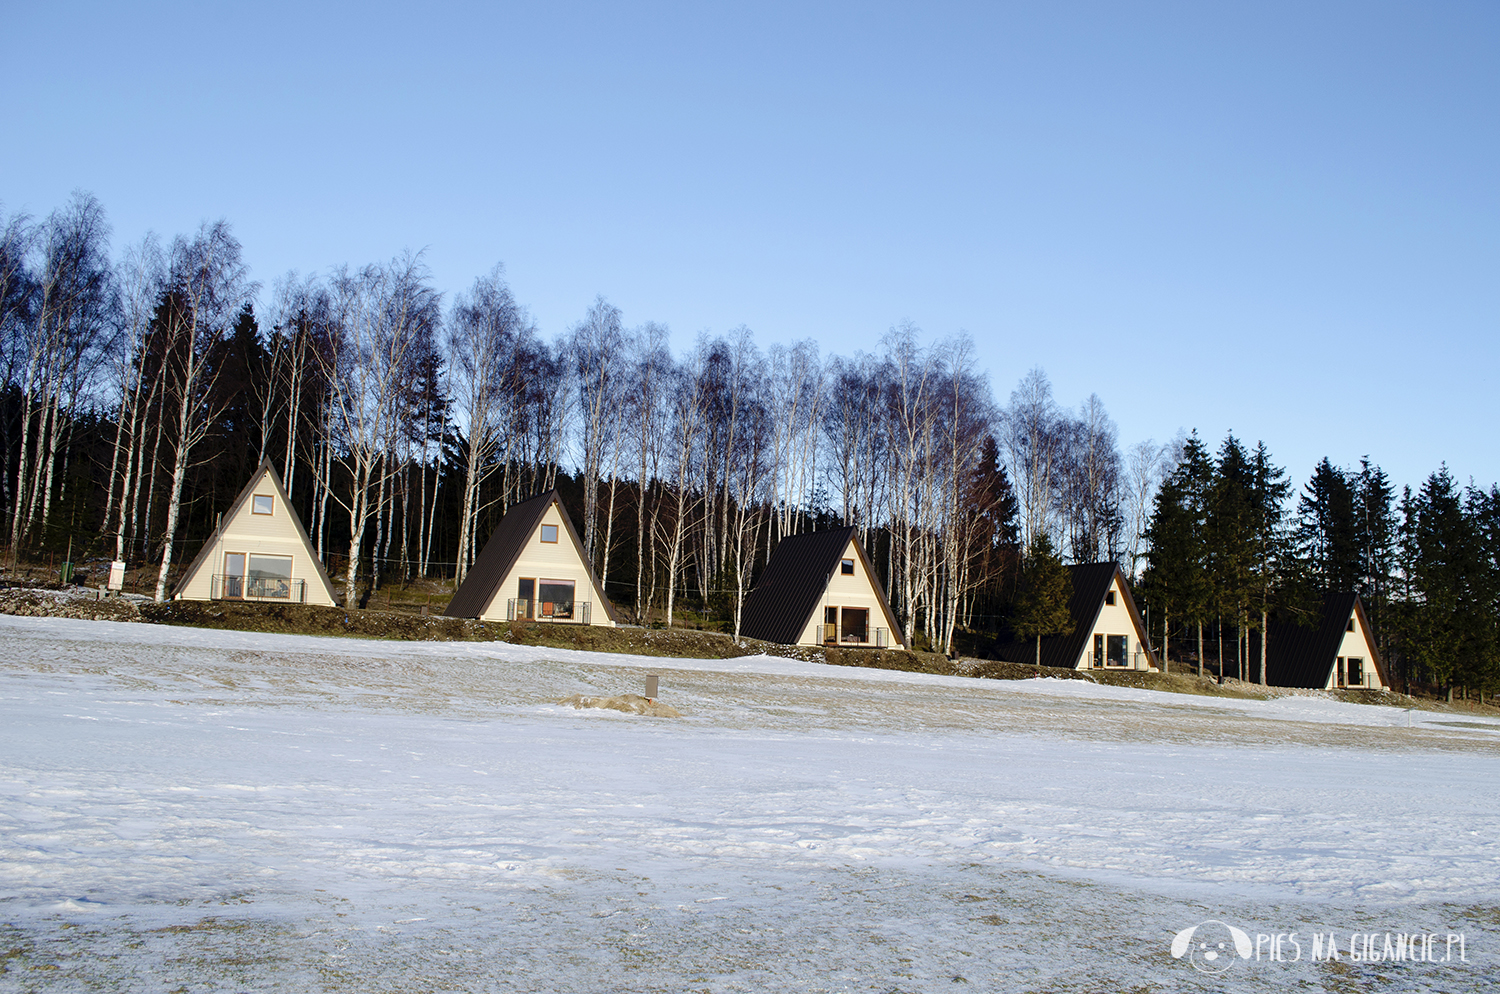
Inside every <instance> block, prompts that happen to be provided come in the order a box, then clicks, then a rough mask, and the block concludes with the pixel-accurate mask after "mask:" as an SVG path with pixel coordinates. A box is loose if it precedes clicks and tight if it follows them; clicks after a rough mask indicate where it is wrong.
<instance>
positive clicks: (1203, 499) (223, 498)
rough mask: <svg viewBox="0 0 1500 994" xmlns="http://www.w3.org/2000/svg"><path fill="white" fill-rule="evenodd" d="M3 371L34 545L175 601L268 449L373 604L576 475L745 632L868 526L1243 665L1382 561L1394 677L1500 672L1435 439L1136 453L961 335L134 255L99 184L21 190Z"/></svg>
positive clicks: (608, 535) (916, 562)
mask: <svg viewBox="0 0 1500 994" xmlns="http://www.w3.org/2000/svg"><path fill="white" fill-rule="evenodd" d="M0 383H3V394H0V448H3V470H4V471H3V472H0V521H3V524H4V528H5V542H6V545H7V546H8V552H9V559H10V561H11V562H16V561H21V560H25V559H28V558H30V557H34V556H36V555H37V554H39V553H45V552H52V553H61V552H63V551H65V550H67V549H72V550H73V553H74V558H75V559H77V558H83V557H88V556H95V557H104V558H118V559H125V560H127V561H130V562H132V563H135V564H144V563H149V564H151V566H152V568H153V571H154V574H155V577H156V584H155V591H156V594H157V596H158V597H162V596H165V595H166V594H167V592H168V591H169V590H170V587H171V583H172V580H173V577H174V572H175V570H176V569H179V568H180V567H181V564H182V563H184V562H186V561H188V560H190V559H191V558H192V556H193V555H194V554H195V553H196V552H197V550H198V548H199V547H201V545H202V543H203V542H204V541H205V540H206V538H207V537H208V536H209V535H210V534H211V532H212V529H213V527H214V520H215V515H216V513H218V512H220V511H222V510H223V509H224V508H225V507H226V505H227V504H228V502H229V500H230V499H231V498H232V497H233V496H234V494H235V493H237V492H238V490H239V489H240V487H241V486H242V485H243V484H244V482H245V480H246V479H247V478H248V476H249V473H250V471H251V469H252V468H253V467H254V466H255V465H256V463H258V461H259V460H261V459H262V458H267V459H270V460H271V461H272V463H273V464H274V465H275V466H276V467H277V470H278V472H279V473H280V474H281V476H282V479H283V481H284V483H285V486H286V488H287V490H288V493H289V494H290V496H291V498H292V500H293V502H294V504H295V505H296V506H297V509H298V511H299V513H300V515H301V517H302V520H303V521H304V522H305V523H306V525H307V529H308V532H309V534H310V536H311V537H312V539H313V542H314V544H315V545H316V547H317V552H318V554H319V555H320V556H321V557H323V559H324V561H325V563H327V564H328V566H329V571H330V573H331V574H333V575H334V576H335V579H336V580H337V581H338V582H339V583H340V584H341V585H342V586H343V588H344V593H345V597H346V601H347V602H348V603H357V602H358V601H359V598H360V597H361V596H368V593H369V591H371V590H373V589H375V588H378V586H379V585H380V584H383V583H392V582H401V581H404V580H409V579H414V578H430V577H445V578H452V579H459V580H461V579H462V577H463V575H464V572H465V571H466V569H467V568H468V566H469V565H470V564H471V563H472V562H473V561H474V557H475V556H476V555H477V553H478V551H479V550H480V549H481V548H482V547H483V543H484V541H485V539H486V537H487V536H488V535H489V533H490V531H491V530H492V529H493V527H494V524H495V522H496V521H498V520H499V518H500V516H501V515H503V514H504V512H505V509H506V508H507V507H509V506H510V505H512V504H514V503H516V502H518V501H520V500H524V499H526V498H527V497H530V496H533V495H535V494H537V493H540V492H544V491H546V490H549V489H552V488H556V489H558V490H559V491H560V492H561V493H562V494H563V497H564V500H565V501H566V503H567V504H568V507H569V509H570V513H571V514H572V515H573V516H574V518H575V520H576V521H577V522H578V524H579V530H580V533H581V536H582V539H583V543H584V546H585V548H586V550H587V552H588V554H589V555H590V556H591V557H592V558H593V562H594V565H595V568H596V570H597V571H598V573H599V575H600V578H601V580H602V581H603V583H604V585H605V589H606V591H607V592H608V594H609V596H610V598H611V599H612V600H613V601H615V603H616V605H617V606H619V607H620V608H622V609H623V610H624V611H625V612H626V613H627V615H629V616H631V617H633V618H634V619H635V620H637V621H639V622H642V623H665V624H671V623H672V622H673V621H674V620H676V619H677V618H678V617H679V616H680V613H681V612H682V611H683V610H684V609H686V610H690V611H692V612H694V613H695V614H697V615H699V616H706V617H708V618H710V619H713V620H716V621H718V622H721V623H722V624H723V625H724V626H725V627H726V629H727V630H730V631H734V632H737V631H738V625H739V615H740V607H741V604H742V603H743V600H744V595H745V593H746V592H747V591H748V589H749V588H750V586H751V585H752V584H753V582H754V579H755V576H756V574H757V570H758V569H759V568H760V567H761V566H763V565H764V563H765V562H766V559H767V558H768V556H769V554H770V552H771V551H772V550H773V549H774V548H775V545H776V543H777V541H778V540H779V539H780V538H781V537H782V536H784V535H788V534H794V533H798V532H803V531H808V530H813V529H818V528H823V527H828V526H831V525H835V524H850V525H855V526H857V527H858V528H859V529H860V535H861V538H862V541H863V543H864V545H865V547H866V549H867V551H868V552H869V553H870V555H871V559H872V561H873V562H874V563H875V564H876V566H877V569H878V570H879V572H880V574H881V578H882V580H883V582H884V583H885V585H886V589H887V592H888V595H889V597H890V600H891V603H892V606H893V608H894V609H895V611H896V612H897V615H898V617H900V618H901V619H902V623H903V625H904V626H905V635H906V637H907V639H908V641H909V642H915V643H916V644H918V645H925V646H932V647H935V648H938V649H942V650H945V651H952V649H953V646H954V639H955V636H956V635H957V634H958V633H984V634H986V635H989V636H993V637H997V638H1013V637H1017V636H1025V637H1031V636H1034V635H1045V634H1049V633H1050V632H1051V631H1052V630H1055V629H1056V627H1057V625H1058V624H1059V621H1058V614H1059V612H1058V610H1057V608H1058V605H1057V603H1056V599H1057V596H1058V595H1057V594H1056V592H1055V583H1053V582H1050V581H1049V580H1048V579H1047V578H1048V577H1052V578H1054V579H1055V577H1056V575H1057V572H1058V570H1059V569H1060V567H1061V565H1062V564H1063V563H1065V562H1077V563H1085V562H1094V561H1102V560H1115V561H1117V562H1119V563H1120V564H1121V565H1122V567H1123V568H1124V569H1125V571H1126V572H1127V574H1128V575H1129V576H1130V577H1131V578H1132V581H1133V582H1134V583H1136V585H1137V594H1138V596H1139V597H1140V599H1141V600H1142V601H1143V602H1144V604H1145V605H1146V606H1147V611H1148V619H1149V625H1150V628H1151V631H1152V633H1153V638H1154V639H1155V640H1156V641H1157V644H1158V648H1161V649H1163V650H1165V651H1166V652H1168V653H1169V654H1170V655H1171V657H1172V658H1173V659H1176V660H1195V661H1196V662H1197V663H1198V664H1199V665H1200V666H1201V665H1202V664H1203V662H1204V661H1205V659H1208V660H1211V661H1212V662H1213V663H1214V665H1215V666H1217V667H1218V668H1219V669H1221V670H1232V668H1233V665H1238V664H1242V662H1243V656H1244V652H1245V651H1246V650H1245V646H1247V645H1248V640H1249V633H1250V632H1252V631H1263V630H1265V628H1266V626H1267V625H1268V622H1269V621H1270V619H1272V618H1274V617H1283V616H1292V617H1310V616H1311V614H1312V613H1313V612H1314V611H1315V610H1316V605H1317V603H1318V601H1319V598H1320V596H1321V594H1322V593H1323V592H1325V591H1331V590H1357V591H1359V592H1360V593H1361V595H1362V596H1363V597H1364V598H1365V601H1366V604H1367V607H1368V610H1369V613H1370V616H1371V620H1372V623H1373V625H1374V627H1375V630H1376V634H1377V638H1378V639H1379V641H1380V644H1381V649H1382V652H1383V654H1384V655H1385V657H1386V659H1387V661H1388V664H1389V666H1390V668H1391V669H1392V672H1393V673H1394V674H1395V675H1396V677H1397V678H1398V679H1399V680H1404V681H1415V682H1422V683H1427V684H1432V685H1437V686H1442V687H1452V686H1455V685H1457V686H1460V687H1472V688H1476V689H1480V690H1485V691H1490V690H1493V689H1495V685H1496V683H1497V682H1500V680H1497V677H1500V630H1497V618H1500V489H1497V488H1495V487H1493V486H1492V487H1491V488H1490V489H1489V490H1487V491H1486V490H1483V489H1481V488H1479V487H1476V486H1473V485H1470V486H1467V487H1464V486H1460V485H1459V484H1458V483H1457V482H1456V481H1454V480H1453V479H1452V478H1451V477H1450V475H1449V474H1448V472H1447V470H1446V468H1440V469H1438V470H1437V471H1436V472H1434V473H1433V474H1432V475H1431V476H1430V477H1429V478H1428V479H1427V480H1426V481H1425V482H1424V483H1423V484H1422V485H1421V486H1420V487H1418V488H1417V489H1416V490H1414V491H1413V490H1412V489H1410V488H1405V489H1403V490H1402V491H1401V492H1400V493H1399V494H1398V493H1397V491H1396V489H1395V487H1394V486H1393V485H1392V484H1391V482H1390V481H1389V480H1388V479H1387V477H1386V475H1385V474H1384V473H1383V472H1382V471H1381V470H1380V468H1379V467H1378V466H1377V465H1375V464H1373V463H1371V462H1369V461H1368V460H1367V461H1365V462H1363V463H1362V464H1361V466H1360V467H1358V468H1340V467H1336V466H1333V465H1330V464H1329V462H1328V461H1327V460H1325V461H1324V462H1323V463H1321V464H1320V465H1319V466H1317V467H1316V468H1315V470H1314V472H1313V474H1312V477H1311V479H1310V480H1309V481H1308V482H1307V483H1306V485H1305V486H1303V487H1301V488H1300V489H1298V488H1296V487H1294V485H1293V484H1291V483H1290V482H1289V480H1288V477H1287V474H1286V472H1285V470H1284V469H1283V468H1281V467H1278V466H1276V465H1274V463H1273V461H1272V458H1271V455H1270V453H1269V452H1267V451H1266V448H1265V446H1264V445H1257V446H1255V447H1254V448H1247V447H1246V446H1245V445H1244V444H1243V443H1242V442H1241V441H1240V440H1238V439H1236V438H1234V437H1233V436H1230V437H1227V438H1226V439H1224V440H1223V442H1222V443H1221V444H1220V445H1219V446H1218V449H1217V451H1214V452H1211V451H1210V450H1209V448H1208V447H1207V446H1206V445H1205V443H1204V442H1203V441H1202V440H1200V439H1199V438H1198V437H1197V435H1196V434H1194V435H1191V436H1187V437H1179V438H1177V439H1174V440H1172V441H1170V442H1168V443H1166V444H1157V443H1155V442H1153V441H1143V442H1139V443H1137V444H1135V445H1133V446H1130V447H1129V448H1128V449H1126V450H1124V451H1122V448H1121V445H1120V442H1119V439H1118V433H1117V431H1116V428H1115V426H1114V424H1113V422H1112V421H1111V420H1110V418H1109V416H1108V414H1107V412H1106V410H1105V408H1104V405H1103V403H1102V401H1101V400H1100V399H1099V398H1098V397H1097V396H1091V397H1089V398H1088V399H1087V400H1086V401H1084V402H1083V403H1082V404H1081V405H1080V406H1079V407H1078V408H1077V409H1070V408H1066V407H1063V406H1062V405H1060V404H1059V403H1058V402H1057V401H1056V399H1055V398H1054V397H1053V394H1052V389H1051V386H1050V384H1049V383H1048V380H1047V378H1046V376H1045V374H1043V373H1042V372H1041V371H1040V370H1032V371H1030V372H1028V373H1026V374H1025V375H1024V376H1022V377H1021V378H1020V380H1019V382H1018V383H1017V385H1016V387H1015V388H1014V390H1012V391H1011V393H1010V395H1009V397H1008V400H1007V402H1006V403H1004V404H1001V403H999V402H997V400H996V399H995V397H994V396H993V394H992V392H991V389H990V385H989V383H988V379H987V376H986V374H985V373H984V371H982V370H980V369H978V368H977V366H976V363H975V357H974V351H973V347H972V343H971V342H969V341H968V340H967V339H966V338H965V337H963V336H957V337H952V338H948V339H944V340H940V341H935V342H930V341H925V340H924V339H923V336H922V335H921V333H920V332H919V331H918V330H917V329H916V328H914V327H912V326H910V325H902V326H898V327H896V328H893V329H891V330H890V331H889V332H887V333H886V334H885V335H884V336H883V337H882V338H881V339H880V340H879V343H878V346H877V347H876V348H874V349H873V350H872V351H871V352H869V353H858V354H856V355H853V356H823V355H821V354H820V352H819V349H818V347H817V344H816V343H814V342H811V341H805V342H799V343H795V344H792V345H790V346H785V345H781V344H772V345H770V346H769V347H767V348H764V349H763V348H761V347H760V346H759V345H758V344H757V343H756V341H755V338H754V336H753V335H752V333H751V332H750V331H749V330H748V329H745V328H738V329H735V330H733V331H730V332H728V333H726V334H722V335H716V336H712V335H700V336H699V338H698V340H697V342H696V344H695V346H694V347H693V348H691V349H689V350H688V351H686V352H685V353H683V354H674V352H673V350H672V348H671V345H670V340H669V335H668V331H667V329H666V328H664V327H662V326H661V325H659V324H655V323H651V322H646V323H644V324H641V325H639V326H636V327H627V326H626V324H625V322H624V318H623V315H621V313H620V311H619V310H618V309H617V308H615V307H614V306H612V305H611V304H609V303H608V302H607V301H606V300H604V299H602V298H601V299H599V300H597V301H596V302H595V303H594V304H593V305H592V306H591V307H590V308H589V309H588V311H587V313H585V314H584V315H582V316H581V319H580V320H579V321H578V322H577V323H576V324H575V325H574V326H573V327H571V328H570V329H568V330H567V331H566V332H564V333H562V334H559V335H557V336H555V337H553V338H551V339H548V338H547V337H545V336H544V335H543V334H542V333H541V331H540V330H539V329H538V328H537V327H536V325H535V322H534V321H533V320H532V319H531V318H530V317H529V315H528V314H527V312H526V310H525V308H524V307H523V306H522V305H521V304H520V303H519V302H518V301H517V300H516V299H515V297H514V295H513V294H512V292H511V289H510V287H509V286H508V285H507V283H506V281H505V279H504V274H503V271H502V270H501V269H500V268H499V267H497V268H496V269H495V270H493V271H491V272H490V273H487V274H485V275H483V276H480V277H479V278H477V279H476V280H475V281H474V283H473V285H472V286H471V287H469V288H468V289H467V290H465V291H463V292H460V293H456V294H454V295H452V297H451V299H445V295H444V294H443V293H441V292H440V291H439V290H438V289H437V288H436V287H435V286H434V285H433V281H432V278H431V276H430V274H429V273H428V271H427V269H426V267H425V266H424V265H423V262H422V259H421V257H420V256H412V255H405V256H400V257H398V258H395V259H393V260H391V261H389V262H385V263H378V264H370V265H365V266H362V267H359V268H354V267H350V266H339V267H335V268H333V269H331V270H329V271H328V272H326V273H323V274H320V275H316V276H303V275H299V274H296V273H289V274H287V275H285V276H283V277H281V278H279V279H277V280H276V281H275V282H274V283H273V284H272V285H271V286H270V287H269V288H267V287H263V286H261V285H260V284H258V283H256V282H255V281H253V280H252V279H251V278H250V273H249V271H248V267H247V266H246V264H245V262H244V259H243V254H242V250H241V246H240V244H239V242H238V241H237V240H236V238H235V237H234V235H233V232H232V231H231V229H230V227H229V226H228V225H227V224H226V223H224V222H217V223H212V224H205V225H203V226H202V227H200V229H199V230H197V231H196V232H193V233H192V234H189V235H181V236H178V237H175V238H173V239H172V240H171V241H170V242H169V243H166V244H163V243H162V242H161V241H159V240H158V239H156V238H155V237H151V236H148V237H147V238H144V239H142V240H141V241H140V242H138V243H135V244H133V245H131V246H129V247H127V248H126V249H125V250H124V251H123V252H122V253H120V255H119V256H118V258H116V257H115V256H113V255H112V253H111V246H110V230H109V225H108V222H107V219H106V216H105V212H104V210H103V208H102V206H101V205H100V204H99V203H98V201H97V200H95V199H94V198H93V197H91V196H89V195H86V194H78V195H75V197H74V198H73V199H72V200H71V201H70V202H69V203H68V204H67V205H65V206H64V207H62V208H59V209H58V210H56V211H53V212H52V213H51V214H49V215H48V216H47V217H45V218H40V219H35V218H31V217H29V216H27V215H25V214H20V213H15V214H5V213H4V212H3V211H0ZM1049 591H1050V592H1049ZM1226 639H1227V640H1228V644H1229V646H1230V648H1229V649H1228V650H1227V651H1226V649H1225V644H1226ZM1210 646H1216V651H1215V650H1213V649H1210V648H1209V647H1210ZM1231 661H1234V662H1231ZM1239 672H1243V670H1240V671H1239Z"/></svg>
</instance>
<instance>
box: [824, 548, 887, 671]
mask: <svg viewBox="0 0 1500 994" xmlns="http://www.w3.org/2000/svg"><path fill="white" fill-rule="evenodd" d="M843 558H844V559H852V560H854V575H853V576H845V575H844V573H843V571H842V570H841V569H840V568H839V567H838V565H837V564H835V566H834V568H833V578H832V579H830V580H829V581H828V590H827V592H826V593H824V595H823V599H822V600H821V601H819V602H818V606H817V607H816V608H814V609H813V613H812V617H810V618H808V619H807V623H806V624H805V625H803V628H802V640H801V644H802V645H822V644H823V637H822V634H821V630H820V628H819V626H820V625H821V624H822V623H823V611H824V609H825V608H830V607H837V608H841V609H842V608H846V607H853V608H864V609H865V610H867V611H869V612H870V614H869V621H868V623H867V624H868V628H867V635H866V637H867V638H868V640H869V641H868V642H864V643H848V644H850V645H871V646H873V645H874V644H875V629H877V628H884V629H886V645H887V646H889V647H891V648H900V642H901V632H900V631H899V630H898V629H897V627H896V625H895V622H894V619H891V618H888V617H887V616H886V613H885V609H884V608H883V607H881V605H880V594H879V593H877V588H876V584H877V583H879V580H878V579H876V578H875V577H872V576H870V575H869V573H868V572H867V571H866V570H865V564H864V561H863V560H862V559H860V556H859V552H858V551H857V550H856V549H855V547H854V541H853V540H851V541H850V543H849V546H848V547H847V548H846V549H845V550H844V555H843ZM839 617H840V621H839V624H843V621H842V618H843V614H842V611H841V612H840V615H839Z"/></svg>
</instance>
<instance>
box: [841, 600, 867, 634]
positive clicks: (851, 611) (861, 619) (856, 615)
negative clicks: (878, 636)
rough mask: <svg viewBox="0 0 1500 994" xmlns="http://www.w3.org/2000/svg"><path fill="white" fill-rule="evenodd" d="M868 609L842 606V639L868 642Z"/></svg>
mask: <svg viewBox="0 0 1500 994" xmlns="http://www.w3.org/2000/svg"><path fill="white" fill-rule="evenodd" d="M869 624H870V611H869V609H868V608H863V607H846V608H844V641H845V642H868V641H870V640H869V637H868V634H867V633H868V632H869Z"/></svg>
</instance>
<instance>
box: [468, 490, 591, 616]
mask: <svg viewBox="0 0 1500 994" xmlns="http://www.w3.org/2000/svg"><path fill="white" fill-rule="evenodd" d="M443 613H444V614H446V615H447V616H448V617H451V618H480V619H483V620H486V621H551V622H560V623H563V624H574V625H601V626H607V627H611V628H612V627H614V626H615V625H616V624H617V623H618V621H619V617H618V615H617V614H616V613H615V608H614V605H613V604H611V603H610V602H609V598H607V597H605V596H604V589H603V588H602V587H601V586H600V585H599V579H598V577H596V576H595V575H594V569H593V566H592V565H590V563H589V559H588V556H586V555H584V552H583V543H582V542H581V541H579V538H578V532H577V531H575V530H574V529H573V522H572V520H571V519H570V518H569V517H568V512H567V511H566V510H565V509H564V508H563V506H562V500H561V499H560V498H559V497H558V495H557V491H556V490H552V491H549V492H547V493H545V494H542V495H540V496H537V497H533V498H531V499H530V500H525V501H522V502H521V503H519V504H516V505H515V506H513V507H511V508H510V510H508V511H506V512H505V517H503V518H501V519H500V524H498V525H496V526H495V531H494V532H493V533H492V534H491V535H490V538H489V541H488V542H486V543H485V544H484V548H483V549H482V550H480V553H479V556H478V557H477V558H476V559H475V560H474V565H473V567H472V568H471V569H470V570H469V572H468V574H467V575H466V576H465V577H464V582H463V583H461V584H459V586H458V590H457V591H456V592H455V593H454V594H453V599H452V600H451V601H449V602H448V609H447V610H446V611H444V612H443Z"/></svg>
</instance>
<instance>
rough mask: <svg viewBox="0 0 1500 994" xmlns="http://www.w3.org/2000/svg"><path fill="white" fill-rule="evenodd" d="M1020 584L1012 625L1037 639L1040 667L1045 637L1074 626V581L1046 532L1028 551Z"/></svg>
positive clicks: (1022, 566) (1017, 632)
mask: <svg viewBox="0 0 1500 994" xmlns="http://www.w3.org/2000/svg"><path fill="white" fill-rule="evenodd" d="M1020 586H1021V589H1020V593H1019V595H1018V596H1017V597H1016V611H1015V614H1014V616H1013V617H1012V620H1011V628H1012V630H1014V631H1015V633H1016V634H1017V635H1020V636H1021V637H1023V638H1034V639H1035V640H1036V662H1037V665H1038V666H1040V665H1041V664H1042V638H1043V636H1046V635H1060V634H1062V633H1063V632H1066V631H1069V630H1070V629H1071V628H1072V626H1073V616H1072V615H1071V614H1070V613H1069V612H1068V600H1069V598H1071V597H1072V596H1073V580H1072V578H1071V577H1070V576H1069V575H1068V569H1067V567H1066V566H1064V565H1063V564H1062V560H1061V559H1059V558H1058V557H1057V552H1056V551H1055V550H1054V549H1053V548H1052V539H1051V537H1050V536H1048V535H1047V534H1046V533H1045V532H1043V533H1042V534H1040V535H1038V536H1037V537H1036V538H1035V539H1034V540H1033V541H1032V543H1031V547H1030V548H1028V549H1027V550H1026V559H1025V561H1024V562H1023V563H1022V564H1021V584H1020Z"/></svg>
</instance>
